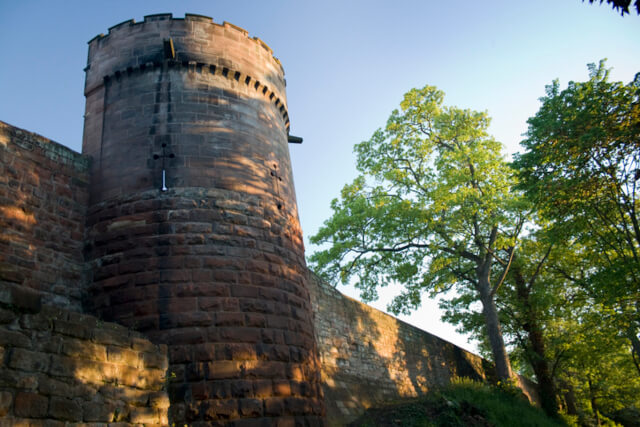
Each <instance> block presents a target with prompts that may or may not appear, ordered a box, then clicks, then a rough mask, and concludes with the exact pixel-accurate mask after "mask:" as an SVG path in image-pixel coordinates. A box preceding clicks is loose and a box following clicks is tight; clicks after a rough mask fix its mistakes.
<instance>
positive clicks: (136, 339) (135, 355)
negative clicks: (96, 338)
mask: <svg viewBox="0 0 640 427" xmlns="http://www.w3.org/2000/svg"><path fill="white" fill-rule="evenodd" d="M8 310H10V311H12V313H13V316H15V318H16V320H17V321H16V322H13V323H12V324H11V328H12V329H11V330H10V329H7V328H8V325H6V324H5V325H0V337H5V340H4V342H5V343H6V346H7V347H4V346H3V347H0V349H2V352H3V353H4V352H6V353H7V354H6V355H5V356H3V357H0V387H2V388H3V389H9V390H12V391H0V418H1V419H2V420H9V421H7V422H9V425H20V423H21V422H22V421H20V420H22V419H29V420H30V421H29V423H30V425H31V424H32V425H43V426H58V425H60V426H63V425H65V423H66V422H72V423H79V424H78V425H83V424H82V423H89V424H90V425H96V423H107V422H113V421H114V420H115V421H120V422H125V424H123V425H132V424H135V423H134V422H133V421H131V417H130V416H129V414H130V413H131V412H132V411H133V410H134V409H135V410H136V411H137V412H135V414H134V418H135V419H136V420H143V419H144V420H146V421H145V423H147V424H149V425H167V424H168V418H167V408H168V406H169V404H168V397H167V394H166V392H164V391H162V387H163V385H164V384H165V374H166V372H165V369H164V367H166V366H167V365H168V362H167V355H166V351H167V348H166V347H158V346H156V345H154V344H152V343H151V342H149V341H148V340H144V339H142V338H141V337H140V336H139V335H138V334H135V333H132V334H128V335H127V334H123V330H124V331H125V332H126V329H123V328H122V327H116V326H115V325H111V324H109V323H102V322H98V321H97V319H96V318H94V317H89V316H86V315H82V316H81V315H78V314H77V313H74V312H70V311H66V310H63V309H58V310H57V311H56V318H57V320H59V321H63V322H65V328H63V329H58V330H56V329H55V328H52V330H49V331H44V332H43V330H42V325H43V324H44V323H47V322H48V321H49V320H50V319H51V316H52V311H51V310H49V309H46V310H45V309H43V310H42V311H41V312H36V313H28V314H27V313H22V312H21V309H19V308H18V307H12V308H8ZM14 310H15V311H14ZM91 325H93V327H95V328H98V327H99V328H101V330H102V331H103V336H104V338H105V340H106V341H108V342H118V343H120V344H123V346H122V347H117V346H115V345H111V347H109V349H110V351H111V354H113V355H116V354H117V356H114V357H112V359H111V361H108V360H107V359H108V358H107V349H106V347H105V346H104V345H99V344H96V343H95V342H93V341H91V339H90V338H89V337H91V336H93V334H92V333H88V334H86V335H85V336H86V338H85V339H82V338H78V337H71V336H70V335H69V334H68V331H69V330H84V329H87V330H88V331H89V332H91V327H92V326H91ZM109 334H112V335H114V336H117V337H119V338H117V339H111V338H109ZM83 335H84V334H83ZM123 336H126V337H128V338H126V340H123V338H122V337H123ZM27 348H29V349H27ZM136 349H137V350H136ZM145 358H147V359H148V360H150V361H153V363H152V364H153V365H154V367H153V368H152V367H149V368H147V369H138V368H134V367H132V366H131V364H132V363H134V362H135V364H136V365H137V364H138V361H141V360H145ZM105 383H107V384H111V385H110V386H107V385H105ZM36 420H38V421H36ZM74 425H75V424H74Z"/></svg>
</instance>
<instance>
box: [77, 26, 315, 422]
mask: <svg viewBox="0 0 640 427" xmlns="http://www.w3.org/2000/svg"><path fill="white" fill-rule="evenodd" d="M86 73H87V75H86V87H85V96H86V118H85V130H84V140H83V152H84V153H85V154H88V155H90V156H91V157H92V170H91V202H90V210H89V219H88V230H89V231H88V239H87V241H88V244H87V247H86V257H87V261H88V263H89V265H90V266H91V280H90V286H89V289H88V292H87V295H88V298H87V304H88V306H89V307H90V309H91V310H92V311H94V312H95V313H96V314H98V315H99V316H101V317H102V318H104V319H105V320H109V321H116V322H119V323H121V324H123V325H126V326H128V327H131V328H134V329H137V330H139V331H142V332H144V333H146V334H147V335H148V336H149V337H150V338H151V340H153V341H154V342H156V343H161V344H167V345H168V349H169V358H170V369H169V373H168V384H169V394H170V400H171V408H170V413H169V417H170V420H171V421H172V422H175V423H176V425H183V424H189V425H200V424H201V425H210V424H215V425H219V424H225V423H229V424H233V423H235V421H233V420H236V421H237V420H243V421H242V422H243V424H242V425H252V426H253V425H260V426H263V425H278V426H280V425H292V426H293V425H321V424H322V423H323V421H322V420H323V418H322V417H323V415H324V414H323V413H324V409H323V403H322V391H321V387H320V382H319V369H318V362H317V355H316V348H315V341H314V329H313V322H312V313H311V307H310V300H309V294H308V291H307V288H306V280H307V279H306V274H305V271H306V270H305V261H304V248H303V243H302V236H301V229H300V225H299V221H298V214H297V208H296V200H295V191H294V187H293V178H292V173H291V163H290V159H289V149H288V146H287V139H288V129H289V119H288V113H287V101H286V95H285V81H284V71H283V69H282V66H281V65H280V62H279V61H278V60H277V59H276V58H274V57H273V55H272V52H271V49H269V47H268V46H267V45H266V44H265V43H264V42H262V41H261V40H259V39H257V38H250V37H248V35H247V32H246V31H245V30H243V29H241V28H238V27H235V26H233V25H231V24H228V23H224V24H222V25H219V24H215V23H213V22H212V20H211V18H209V17H204V16H199V15H189V14H188V15H186V16H185V18H184V19H176V18H172V16H171V15H170V14H161V15H151V16H146V17H145V18H144V22H140V23H136V22H134V21H126V22H123V23H121V24H118V25H116V26H114V27H112V28H110V29H109V34H107V35H99V36H97V37H96V38H94V39H93V40H91V41H90V42H89V57H88V64H87V68H86ZM247 419H255V420H252V421H255V423H252V422H249V420H247ZM245 423H246V424H245ZM234 425H235V424H234Z"/></svg>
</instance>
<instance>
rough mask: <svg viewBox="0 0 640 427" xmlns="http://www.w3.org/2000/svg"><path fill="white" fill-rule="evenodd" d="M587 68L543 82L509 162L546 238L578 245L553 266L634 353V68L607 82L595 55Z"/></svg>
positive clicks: (637, 250)
mask: <svg viewBox="0 0 640 427" xmlns="http://www.w3.org/2000/svg"><path fill="white" fill-rule="evenodd" d="M589 74H590V78H589V80H588V81H586V82H578V83H576V82H569V84H568V87H567V88H566V89H564V90H562V91H561V90H560V85H559V83H558V82H557V81H554V82H553V84H552V85H550V86H548V87H547V93H546V96H545V97H543V98H541V101H542V106H541V107H540V110H539V111H538V113H537V114H536V115H535V116H534V117H532V118H530V119H529V121H528V123H529V130H528V132H527V139H525V140H524V141H523V142H522V145H523V147H524V148H525V149H526V151H525V153H523V154H519V155H516V158H515V162H514V166H515V167H516V168H517V169H518V170H519V174H520V178H521V188H522V189H523V190H525V191H526V195H527V197H529V198H530V199H531V200H532V201H533V202H534V203H535V204H536V206H537V208H538V209H539V212H540V215H541V216H542V217H543V218H544V219H545V220H548V221H549V223H550V230H551V235H552V238H553V239H554V240H555V241H557V242H563V241H568V240H575V241H576V243H577V244H579V245H580V247H581V257H582V260H583V262H582V265H581V266H580V268H579V269H578V270H567V269H564V268H561V267H558V271H559V272H561V273H562V274H563V275H564V277H565V278H566V279H567V280H569V281H571V282H573V283H575V284H576V285H578V286H581V287H582V288H583V289H584V290H585V292H587V294H588V295H589V296H590V297H591V298H593V299H594V300H595V301H597V302H598V303H599V304H601V305H602V310H603V311H602V313H601V314H602V315H601V317H600V320H601V321H603V322H612V323H613V324H615V325H616V328H617V331H618V334H619V335H623V336H626V337H627V339H628V340H629V342H630V343H631V344H632V345H633V346H634V348H635V355H636V357H640V340H639V339H638V332H639V330H640V315H639V313H640V218H639V217H638V213H639V212H640V187H639V185H638V183H639V182H640V73H639V74H637V75H636V78H635V80H634V81H632V82H631V83H628V84H626V85H625V84H623V83H622V82H610V81H609V80H608V78H609V70H608V69H607V68H606V67H605V61H604V60H603V61H601V62H600V64H599V65H597V66H596V65H595V64H590V65H589ZM639 371H640V368H639Z"/></svg>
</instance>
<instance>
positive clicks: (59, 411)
mask: <svg viewBox="0 0 640 427" xmlns="http://www.w3.org/2000/svg"><path fill="white" fill-rule="evenodd" d="M49 415H50V416H51V417H53V418H56V419H59V420H64V421H75V422H78V421H82V407H81V406H80V404H78V402H76V401H75V400H72V399H67V398H64V397H58V396H53V397H51V401H50V402H49Z"/></svg>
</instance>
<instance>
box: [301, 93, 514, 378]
mask: <svg viewBox="0 0 640 427" xmlns="http://www.w3.org/2000/svg"><path fill="white" fill-rule="evenodd" d="M443 97H444V94H443V92H441V91H439V90H438V89H436V88H435V87H432V86H425V87H424V88H422V89H412V90H410V91H409V92H407V93H406V94H405V96H404V99H403V101H402V103H401V104H400V110H394V111H393V112H392V113H391V116H390V117H389V120H388V121H387V126H386V127H385V128H384V129H379V130H377V131H376V132H375V133H374V134H373V136H372V137H371V139H370V140H368V141H364V142H361V143H360V144H357V145H356V146H355V152H356V154H357V168H358V170H359V171H360V173H361V175H360V176H359V177H358V178H356V179H355V181H354V182H353V183H352V184H350V185H346V186H345V187H344V188H343V190H342V194H341V199H340V200H334V201H333V202H332V204H331V207H332V209H333V215H332V217H331V218H330V219H328V220H327V221H325V223H324V226H323V227H322V228H321V229H320V230H319V231H318V233H317V234H316V235H315V236H312V237H311V242H312V243H315V244H320V245H322V244H328V246H329V247H328V249H325V250H322V251H318V252H316V253H315V254H313V255H312V256H311V258H310V263H311V265H312V268H314V269H315V271H316V272H317V273H318V274H319V275H321V276H323V277H324V278H325V279H326V280H328V281H329V282H333V283H336V282H337V281H341V282H342V283H349V282H350V281H351V280H352V279H353V280H354V282H355V283H354V284H355V286H356V287H358V288H360V290H361V295H362V298H363V299H364V300H371V299H375V298H376V297H377V288H378V287H379V286H385V285H387V284H389V283H390V282H399V283H402V285H403V289H404V290H403V292H402V293H401V294H400V295H398V296H397V297H396V298H395V299H394V301H393V303H392V304H391V306H390V307H389V308H390V309H391V311H393V312H395V313H398V312H405V313H406V312H408V311H410V310H411V309H414V308H416V307H418V306H419V305H420V301H421V298H422V294H423V293H424V292H429V293H431V294H432V295H433V294H437V293H441V292H444V291H447V290H449V289H452V288H453V287H455V288H456V289H466V290H468V291H469V292H473V293H474V294H475V300H476V301H481V303H482V310H483V315H484V317H485V323H486V334H487V336H488V342H489V343H490V346H491V353H492V355H493V360H494V362H495V363H496V371H497V375H498V377H500V378H505V379H506V378H509V376H510V375H511V367H510V364H509V359H508V356H507V353H506V350H505V347H504V343H503V340H502V336H501V332H500V324H499V321H498V319H497V313H496V309H495V304H494V298H495V294H496V292H497V291H498V289H499V288H500V286H501V284H502V281H503V280H504V277H505V275H506V273H507V271H508V269H509V265H510V261H511V257H512V256H513V253H514V250H515V246H516V242H517V238H518V235H519V233H520V231H521V229H522V226H523V224H524V222H525V219H526V214H524V212H525V208H526V203H525V201H524V200H523V199H522V198H521V197H519V196H518V194H517V193H516V192H514V191H513V188H512V184H513V182H514V179H515V178H514V176H513V173H512V170H511V168H510V167H509V166H508V164H507V163H506V162H505V161H504V159H503V157H502V155H501V154H500V151H501V148H502V147H501V145H500V143H498V142H496V141H495V140H493V139H492V138H491V137H490V136H489V135H488V134H487V127H488V126H489V118H488V116H487V114H486V113H481V112H477V111H471V110H462V109H459V108H456V107H446V106H443V105H442V100H443ZM494 273H495V274H494Z"/></svg>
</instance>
